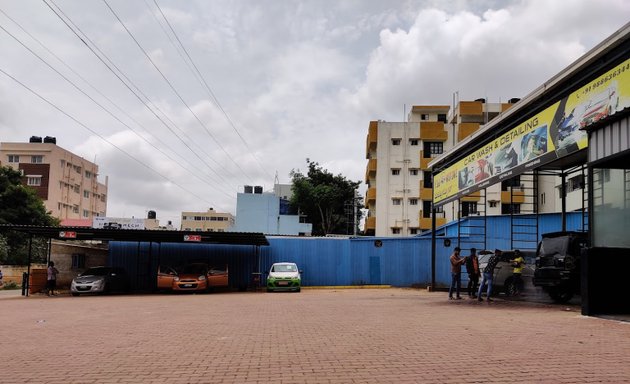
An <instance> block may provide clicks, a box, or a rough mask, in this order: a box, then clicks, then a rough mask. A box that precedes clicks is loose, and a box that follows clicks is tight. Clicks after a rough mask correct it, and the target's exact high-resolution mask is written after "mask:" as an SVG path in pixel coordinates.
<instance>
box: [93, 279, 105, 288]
mask: <svg viewBox="0 0 630 384" xmlns="http://www.w3.org/2000/svg"><path fill="white" fill-rule="evenodd" d="M104 283H105V280H94V282H93V283H92V285H93V286H94V287H95V288H100V287H102V286H103V284H104Z"/></svg>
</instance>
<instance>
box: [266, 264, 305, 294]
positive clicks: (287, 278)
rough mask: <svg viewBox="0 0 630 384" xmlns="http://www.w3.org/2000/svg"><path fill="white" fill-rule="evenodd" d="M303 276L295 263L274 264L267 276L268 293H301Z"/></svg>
mask: <svg viewBox="0 0 630 384" xmlns="http://www.w3.org/2000/svg"><path fill="white" fill-rule="evenodd" d="M301 285H302V276H301V275H300V270H299V269H298V267H297V264H295V263H274V264H273V265H272V266H271V268H270V269H269V275H268V276H267V292H273V291H295V292H300V288H301Z"/></svg>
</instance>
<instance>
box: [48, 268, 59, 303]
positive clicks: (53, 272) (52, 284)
mask: <svg viewBox="0 0 630 384" xmlns="http://www.w3.org/2000/svg"><path fill="white" fill-rule="evenodd" d="M58 274H59V270H58V269H57V268H55V262H54V261H51V262H49V263H48V270H47V273H46V294H47V295H48V296H50V294H52V295H53V296H55V295H56V293H55V288H57V275H58Z"/></svg>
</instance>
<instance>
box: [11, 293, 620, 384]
mask: <svg viewBox="0 0 630 384" xmlns="http://www.w3.org/2000/svg"><path fill="white" fill-rule="evenodd" d="M446 296H447V295H446V294H445V293H441V292H433V293H430V292H425V291H421V290H414V289H398V288H391V289H348V290H341V289H330V290H308V289H304V290H303V291H302V292H301V293H261V292H245V293H242V292H239V293H213V294H203V295H128V296H124V295H112V296H81V297H70V296H57V297H50V298H49V297H45V296H38V295H34V296H31V297H28V298H2V299H0V309H1V311H2V312H1V313H2V316H0V340H1V344H0V353H2V356H3V358H2V361H3V364H2V366H3V368H2V375H1V376H0V383H18V382H19V383H22V382H24V383H57V382H59V383H153V382H155V383H157V382H161V383H163V382H169V383H269V382H277V383H393V382H396V383H418V382H431V383H488V382H490V383H492V382H495V383H505V382H520V383H531V382H543V383H545V382H547V383H559V382H569V383H577V382H585V383H587V382H608V383H609V382H615V383H622V382H627V383H630V323H624V322H618V321H611V320H605V319H600V318H591V317H583V316H581V315H580V313H579V308H578V307H576V306H569V307H567V306H557V305H545V304H532V303H524V302H508V301H503V300H496V301H494V302H492V303H486V302H483V303H478V302H477V301H473V300H468V299H464V300H458V301H449V300H448V299H447V297H446Z"/></svg>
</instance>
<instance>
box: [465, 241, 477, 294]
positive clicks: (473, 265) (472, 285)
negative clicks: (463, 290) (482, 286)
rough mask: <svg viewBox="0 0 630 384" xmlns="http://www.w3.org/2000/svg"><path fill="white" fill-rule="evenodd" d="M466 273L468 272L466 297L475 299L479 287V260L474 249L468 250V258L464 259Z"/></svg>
mask: <svg viewBox="0 0 630 384" xmlns="http://www.w3.org/2000/svg"><path fill="white" fill-rule="evenodd" d="M466 272H468V297H470V298H472V299H476V298H477V286H478V285H479V258H478V257H477V249H476V248H470V256H468V257H466Z"/></svg>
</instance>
